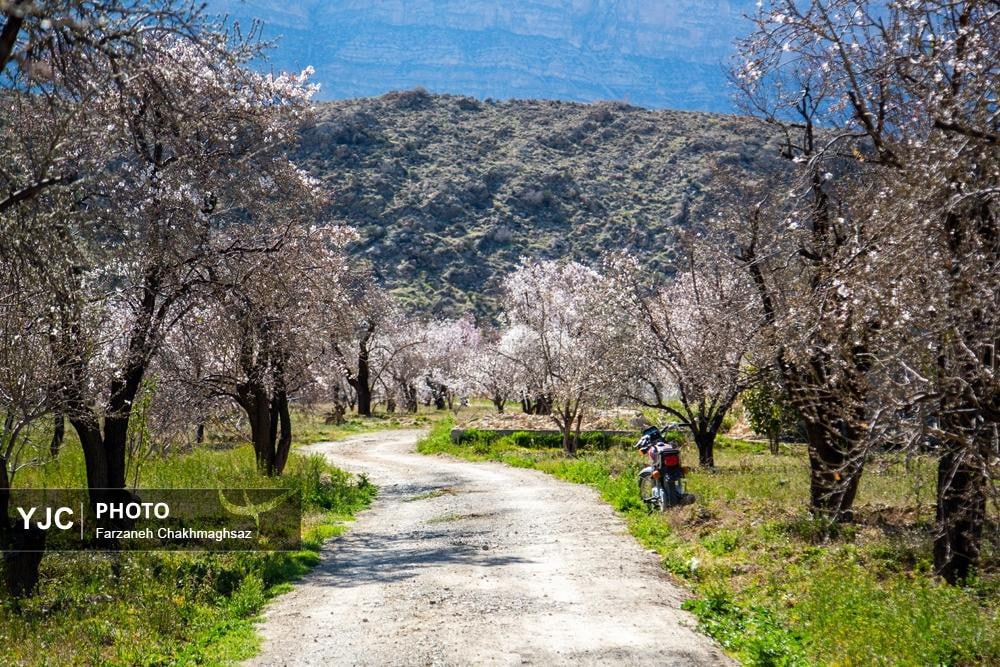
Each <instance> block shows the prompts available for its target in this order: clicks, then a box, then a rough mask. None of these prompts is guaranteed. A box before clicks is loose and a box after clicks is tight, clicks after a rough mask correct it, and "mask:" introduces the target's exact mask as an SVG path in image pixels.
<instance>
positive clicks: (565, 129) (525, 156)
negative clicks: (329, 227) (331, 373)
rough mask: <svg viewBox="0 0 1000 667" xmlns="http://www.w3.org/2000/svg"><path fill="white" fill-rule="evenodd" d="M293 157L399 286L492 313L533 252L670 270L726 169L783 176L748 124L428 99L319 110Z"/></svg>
mask: <svg viewBox="0 0 1000 667" xmlns="http://www.w3.org/2000/svg"><path fill="white" fill-rule="evenodd" d="M296 158H297V159H298V160H299V161H300V162H301V163H302V165H303V166H304V167H305V168H306V169H308V170H309V171H310V172H311V173H312V174H313V175H314V176H315V177H317V178H318V179H320V180H321V181H322V182H323V184H324V186H325V187H326V188H327V190H328V191H329V192H330V205H329V208H328V210H327V211H326V216H327V219H328V220H330V221H331V222H336V223H345V224H350V225H352V226H354V227H356V228H357V229H358V230H359V232H360V233H361V237H362V238H361V241H360V242H359V243H358V244H357V245H356V248H355V252H356V253H357V254H358V255H359V256H362V257H365V258H367V259H368V260H370V261H371V262H372V264H373V266H374V267H375V269H376V270H377V271H378V272H379V273H380V274H381V275H383V276H384V278H385V281H386V283H387V284H388V286H389V287H391V288H393V289H394V290H395V291H396V292H397V293H398V294H400V296H402V297H403V298H404V299H406V300H408V301H410V302H411V303H413V304H414V305H415V306H416V307H423V308H427V309H429V310H430V311H432V312H435V313H438V314H441V315H454V314H458V313H461V312H468V311H471V312H474V313H476V314H478V315H482V316H486V317H490V316H492V315H493V314H494V313H495V297H496V295H497V294H498V293H499V289H500V282H499V281H500V279H501V277H502V276H503V275H504V274H505V273H506V272H507V271H509V270H510V269H511V268H513V267H514V266H516V265H517V264H518V263H519V262H520V260H521V258H522V257H525V256H530V257H540V258H559V257H573V258H576V259H582V260H584V261H587V262H589V263H594V262H595V261H597V259H598V258H599V257H600V255H601V254H602V253H603V252H604V251H606V250H608V249H611V248H620V249H623V250H634V251H635V252H640V253H642V254H643V255H646V256H647V257H648V258H649V259H650V260H652V261H666V260H667V259H668V258H669V254H670V248H671V247H672V245H673V242H674V239H675V235H676V230H677V229H678V228H679V227H684V226H687V225H689V224H691V223H692V221H694V220H696V219H697V218H698V216H699V215H701V214H702V213H703V211H704V209H705V207H706V206H707V205H708V204H709V203H710V201H709V200H710V197H709V196H708V195H707V188H708V187H709V186H708V184H709V182H710V180H711V176H712V173H713V171H714V170H715V169H716V168H718V167H732V168H737V169H744V170H746V171H747V172H748V173H751V172H752V173H767V172H768V171H769V170H774V169H776V168H778V167H777V166H776V165H777V160H778V158H777V146H776V144H775V143H774V139H773V137H772V136H771V135H770V134H769V133H768V131H767V130H766V129H765V128H764V127H763V126H762V125H761V124H759V123H757V122H755V121H753V120H751V119H747V118H741V117H739V116H730V115H723V114H707V113H699V112H685V111H675V110H649V109H642V108H638V107H633V106H628V105H624V104H620V103H609V102H604V103H594V104H579V103H572V102H561V101H546V100H507V101H502V102H501V101H492V102H484V101H480V100H476V99H474V98H471V97H464V96H456V95H432V94H430V93H427V92H426V91H422V90H413V91H404V92H396V93H390V94H387V95H383V96H380V97H375V98H365V99H358V100H345V101H338V102H325V103H320V104H319V105H318V106H317V112H316V120H315V122H314V123H313V124H312V125H311V126H310V127H309V128H307V129H306V130H305V131H304V132H303V135H302V139H301V142H300V145H299V147H298V148H297V150H296Z"/></svg>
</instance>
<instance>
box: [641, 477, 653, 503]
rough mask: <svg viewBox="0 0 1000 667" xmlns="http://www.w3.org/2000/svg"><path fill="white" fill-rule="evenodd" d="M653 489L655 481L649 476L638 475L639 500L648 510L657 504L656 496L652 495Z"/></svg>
mask: <svg viewBox="0 0 1000 667" xmlns="http://www.w3.org/2000/svg"><path fill="white" fill-rule="evenodd" d="M655 487H656V480H655V479H653V478H652V477H651V476H649V475H639V498H640V499H641V500H642V502H643V504H645V505H646V507H647V508H649V509H652V508H653V506H654V505H655V504H656V502H657V500H656V496H655V495H654V494H653V489H654V488H655Z"/></svg>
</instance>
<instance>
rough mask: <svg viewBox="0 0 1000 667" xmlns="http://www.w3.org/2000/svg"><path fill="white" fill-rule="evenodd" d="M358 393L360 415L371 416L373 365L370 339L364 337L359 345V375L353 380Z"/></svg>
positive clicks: (352, 384)
mask: <svg viewBox="0 0 1000 667" xmlns="http://www.w3.org/2000/svg"><path fill="white" fill-rule="evenodd" d="M351 386H353V387H354V391H355V393H357V395H358V415H360V416H362V417H371V414H372V387H371V366H370V365H369V351H368V339H367V338H362V339H361V343H360V344H359V345H358V376H357V377H356V378H354V381H353V382H351Z"/></svg>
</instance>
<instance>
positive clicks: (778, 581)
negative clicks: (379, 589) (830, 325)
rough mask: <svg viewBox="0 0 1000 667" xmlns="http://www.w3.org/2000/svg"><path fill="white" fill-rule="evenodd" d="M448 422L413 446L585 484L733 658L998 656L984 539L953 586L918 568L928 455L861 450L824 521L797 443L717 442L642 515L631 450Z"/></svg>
mask: <svg viewBox="0 0 1000 667" xmlns="http://www.w3.org/2000/svg"><path fill="white" fill-rule="evenodd" d="M449 429H450V424H448V423H447V422H442V423H439V424H438V425H437V426H435V428H434V430H433V431H432V432H431V434H430V435H429V436H428V437H427V438H426V439H424V440H423V441H422V442H421V443H420V444H419V446H418V448H419V450H420V451H421V452H423V453H425V454H435V453H447V454H451V455H455V456H460V457H463V458H466V459H471V460H494V461H501V462H503V463H507V464H509V465H514V466H520V467H528V468H536V469H539V470H542V471H545V472H547V473H549V474H552V475H555V476H556V477H559V478H561V479H565V480H567V481H570V482H575V483H581V484H588V485H590V486H593V487H594V488H596V489H597V490H598V491H599V492H600V493H601V495H602V497H603V498H604V499H605V500H606V501H607V502H608V503H610V504H611V505H612V506H613V507H615V508H616V509H617V510H618V511H619V512H621V513H622V515H623V517H624V519H625V521H626V523H627V525H628V527H629V530H630V531H631V532H632V534H633V535H635V537H636V538H637V539H638V540H639V541H640V542H641V543H642V544H643V545H644V546H646V547H647V548H649V549H652V550H655V551H656V552H657V553H659V554H660V557H661V559H662V564H663V567H664V568H665V569H666V570H668V571H669V572H670V573H672V574H673V575H674V576H676V577H677V578H678V579H679V580H681V581H682V582H683V583H684V584H685V585H687V586H688V587H689V588H690V589H691V590H692V592H693V594H694V597H693V599H691V600H690V601H688V602H687V603H686V605H685V606H686V607H687V608H688V609H689V610H690V611H692V612H693V613H694V614H695V616H696V617H697V618H698V621H699V624H700V626H701V628H702V629H703V631H705V632H706V633H707V634H709V635H711V636H712V637H714V638H716V639H717V640H718V641H719V642H720V643H721V644H722V645H723V647H724V648H725V649H726V650H727V651H728V652H729V653H730V654H731V655H733V656H734V657H736V658H738V659H739V660H740V661H741V662H743V663H744V664H747V665H813V664H816V665H991V664H998V663H1000V596H998V592H1000V576H998V565H1000V563H998V560H1000V558H998V554H997V551H996V543H995V541H992V542H990V543H989V544H987V545H986V546H987V550H986V552H985V567H984V572H983V573H982V575H981V578H980V579H978V580H976V581H973V582H969V583H968V584H967V585H966V586H965V587H951V586H948V585H945V584H942V583H941V582H939V581H937V580H935V579H934V578H933V577H932V576H931V574H930V571H931V562H932V559H931V541H930V532H929V531H930V526H931V525H932V521H933V500H934V498H933V482H934V469H933V465H932V462H931V461H929V460H926V459H911V460H907V459H905V458H902V457H901V456H898V455H881V456H879V457H877V458H875V459H873V460H872V461H871V463H870V464H869V465H868V467H867V469H866V472H865V476H864V478H863V481H862V485H861V489H860V492H859V499H858V503H857V522H856V523H855V524H851V525H846V526H829V525H826V524H822V523H819V522H816V521H814V520H812V519H811V518H810V517H809V515H808V514H807V513H806V506H807V501H808V492H809V489H808V464H807V461H806V458H805V452H804V451H802V449H801V448H798V447H791V448H788V447H786V448H783V453H782V454H779V455H777V456H775V455H771V454H769V453H768V452H767V447H766V445H765V444H761V443H750V442H741V441H736V440H729V439H726V438H722V439H721V441H720V442H719V444H718V450H717V453H716V463H717V469H716V470H715V471H714V472H709V471H703V470H698V469H693V470H692V471H691V473H690V474H689V475H688V479H687V481H688V489H689V490H690V491H692V492H694V493H695V494H697V496H698V500H697V502H696V503H695V504H693V505H690V506H686V507H681V508H675V509H673V510H669V511H668V512H666V513H664V514H648V513H647V512H646V510H645V508H643V507H641V503H640V501H639V496H638V490H637V487H636V482H635V479H636V474H637V473H638V470H639V468H640V466H641V465H642V459H641V457H640V456H639V455H638V454H637V453H636V452H635V451H634V450H631V449H624V448H617V449H608V450H604V451H600V450H595V451H588V450H583V451H582V452H581V453H580V454H579V455H578V456H576V457H572V458H570V457H566V456H565V455H563V454H562V452H561V451H560V450H558V449H539V448H526V447H519V446H517V443H516V442H515V441H514V440H513V439H512V438H509V437H502V438H493V439H490V438H488V437H487V436H486V435H485V434H484V435H481V436H480V437H478V438H476V439H475V440H474V441H473V442H471V443H468V444H466V443H462V444H455V443H452V442H451V441H450V438H449ZM692 456H693V447H692V448H691V450H689V451H688V453H687V457H688V458H689V459H690V457H692ZM928 490H930V492H928Z"/></svg>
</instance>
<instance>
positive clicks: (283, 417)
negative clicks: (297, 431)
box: [274, 389, 292, 475]
mask: <svg viewBox="0 0 1000 667" xmlns="http://www.w3.org/2000/svg"><path fill="white" fill-rule="evenodd" d="M274 400H275V402H276V403H277V416H278V419H279V420H280V422H281V428H280V430H279V434H278V440H277V442H276V443H275V445H274V474H275V475H280V474H282V473H283V472H284V471H285V464H286V463H288V454H289V453H290V452H291V449H292V419H291V415H290V414H289V410H288V393H287V392H286V391H285V390H284V389H282V390H281V391H279V392H278V393H277V395H276V396H275V399H274Z"/></svg>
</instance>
